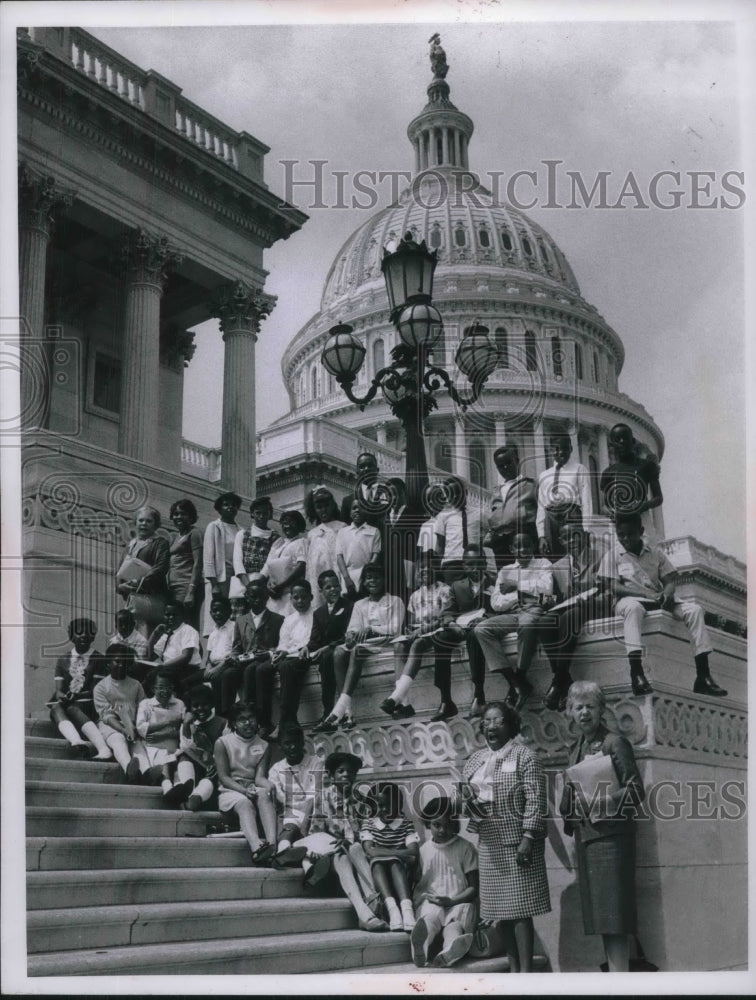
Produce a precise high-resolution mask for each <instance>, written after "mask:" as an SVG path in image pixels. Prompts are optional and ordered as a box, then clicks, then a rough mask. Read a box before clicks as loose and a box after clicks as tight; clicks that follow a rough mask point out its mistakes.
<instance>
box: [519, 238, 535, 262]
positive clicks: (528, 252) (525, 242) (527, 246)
mask: <svg viewBox="0 0 756 1000" xmlns="http://www.w3.org/2000/svg"><path fill="white" fill-rule="evenodd" d="M522 249H523V250H524V251H525V256H526V257H532V256H533V247H532V245H531V243H530V240H529V239H528V238H527V236H523V237H522Z"/></svg>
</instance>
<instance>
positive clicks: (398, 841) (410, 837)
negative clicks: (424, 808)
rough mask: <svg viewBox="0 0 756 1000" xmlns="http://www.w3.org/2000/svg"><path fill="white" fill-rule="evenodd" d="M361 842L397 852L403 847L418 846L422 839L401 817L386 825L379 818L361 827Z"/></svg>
mask: <svg viewBox="0 0 756 1000" xmlns="http://www.w3.org/2000/svg"><path fill="white" fill-rule="evenodd" d="M360 840H361V841H362V842H363V843H365V842H367V841H369V842H371V843H373V844H375V846H376V847H385V848H388V849H389V850H392V851H396V850H398V849H399V848H401V847H409V846H410V844H417V843H419V841H420V838H419V837H418V835H417V834H416V833H415V830H414V827H413V826H412V824H411V823H410V821H409V820H408V819H404V817H402V816H400V817H398V818H397V819H392V820H390V821H389V822H388V823H385V822H384V821H383V820H382V819H381V818H380V817H379V816H373V818H372V819H366V820H365V821H364V822H363V823H362V825H361V827H360Z"/></svg>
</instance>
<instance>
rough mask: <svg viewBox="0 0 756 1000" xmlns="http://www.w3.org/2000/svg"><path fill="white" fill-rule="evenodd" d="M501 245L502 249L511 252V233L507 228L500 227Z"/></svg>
mask: <svg viewBox="0 0 756 1000" xmlns="http://www.w3.org/2000/svg"><path fill="white" fill-rule="evenodd" d="M501 245H502V246H503V247H504V250H505V251H506V252H507V253H511V252H512V247H513V243H512V235H511V233H510V232H509V230H508V229H502V231H501Z"/></svg>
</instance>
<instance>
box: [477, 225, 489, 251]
mask: <svg viewBox="0 0 756 1000" xmlns="http://www.w3.org/2000/svg"><path fill="white" fill-rule="evenodd" d="M478 243H480V245H481V247H483V249H484V250H488V248H489V247H490V246H491V235H490V233H489V232H488V230H487V229H486V227H485V226H481V227H480V229H479V230H478Z"/></svg>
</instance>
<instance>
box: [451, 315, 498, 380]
mask: <svg viewBox="0 0 756 1000" xmlns="http://www.w3.org/2000/svg"><path fill="white" fill-rule="evenodd" d="M454 361H455V364H456V365H457V368H459V370H460V371H461V372H462V374H463V375H466V376H467V378H468V379H469V380H470V382H471V383H472V384H473V385H475V384H476V383H479V382H482V381H485V379H487V378H488V376H489V375H490V374H491V372H493V370H494V369H495V368H496V365H497V364H498V362H499V352H498V350H497V348H496V347H495V346H494V345H493V344H492V343H491V341H490V340H489V337H488V329H487V328H486V327H484V326H479V325H475V326H473V327H472V329H471V330H469V332H467V333H466V334H465V336H464V337H463V338H462V340H461V341H460V344H459V347H458V348H457V355H456V357H455V359H454Z"/></svg>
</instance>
